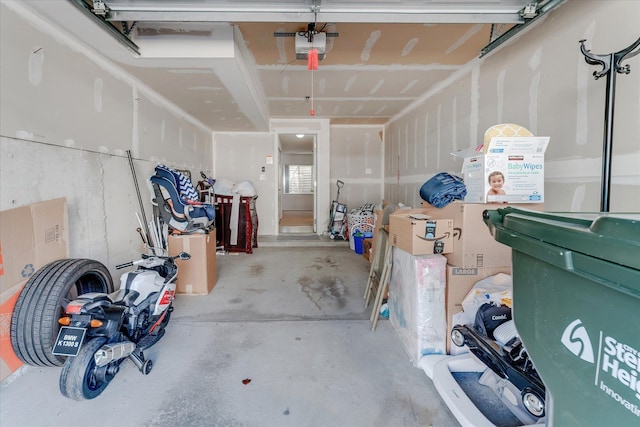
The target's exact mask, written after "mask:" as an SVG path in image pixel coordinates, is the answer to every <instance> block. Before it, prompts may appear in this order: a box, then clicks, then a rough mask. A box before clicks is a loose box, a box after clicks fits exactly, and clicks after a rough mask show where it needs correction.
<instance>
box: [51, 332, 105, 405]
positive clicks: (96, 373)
mask: <svg viewBox="0 0 640 427" xmlns="http://www.w3.org/2000/svg"><path fill="white" fill-rule="evenodd" d="M105 342H107V339H106V338H102V337H99V338H92V339H90V340H89V341H86V342H85V343H84V344H83V345H82V348H80V352H79V353H78V355H77V356H76V357H69V358H67V361H66V362H65V364H64V366H63V367H62V372H61V373H60V392H61V393H62V395H63V396H65V397H68V398H69V399H73V400H85V399H93V398H94V397H97V396H98V395H99V394H100V393H102V392H103V391H104V389H105V388H107V386H108V385H109V383H110V382H111V380H112V379H113V377H114V376H115V373H116V372H117V366H116V369H115V371H110V370H109V367H108V366H103V367H101V368H98V367H96V361H95V359H94V358H93V355H94V354H95V352H96V351H98V349H99V348H100V347H102V345H103V344H104V343H105Z"/></svg>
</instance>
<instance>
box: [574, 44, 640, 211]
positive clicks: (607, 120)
mask: <svg viewBox="0 0 640 427" xmlns="http://www.w3.org/2000/svg"><path fill="white" fill-rule="evenodd" d="M585 41H586V40H580V51H581V52H582V54H583V55H584V60H585V61H586V62H587V64H590V65H600V66H602V70H600V71H594V72H593V77H594V78H595V79H596V80H598V79H599V78H600V77H603V76H607V88H606V95H605V107H604V141H603V150H602V178H601V180H602V189H601V196H600V211H601V212H609V198H610V197H609V196H610V195H609V193H610V190H611V152H612V144H613V115H614V114H613V110H614V103H615V91H616V73H622V74H629V73H630V72H631V67H630V66H629V65H628V64H627V65H625V66H622V65H620V63H621V62H622V61H624V60H625V59H629V58H632V57H634V56H636V55H637V54H638V53H640V48H639V47H640V38H638V40H636V41H635V43H633V44H632V45H631V46H629V47H627V48H626V49H623V50H621V51H619V52H615V53H610V54H607V55H596V54H593V53H591V51H590V50H588V49H587V48H585V46H584V42H585Z"/></svg>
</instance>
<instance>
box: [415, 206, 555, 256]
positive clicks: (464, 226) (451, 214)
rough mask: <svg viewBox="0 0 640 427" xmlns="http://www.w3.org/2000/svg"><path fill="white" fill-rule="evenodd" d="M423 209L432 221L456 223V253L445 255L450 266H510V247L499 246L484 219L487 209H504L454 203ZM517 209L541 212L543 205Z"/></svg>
mask: <svg viewBox="0 0 640 427" xmlns="http://www.w3.org/2000/svg"><path fill="white" fill-rule="evenodd" d="M422 206H423V208H424V209H425V212H426V214H427V215H430V216H431V217H432V218H435V219H441V218H452V219H453V250H452V251H451V252H450V253H447V254H445V256H446V257H447V262H448V263H449V264H451V265H454V266H456V267H469V268H474V267H503V266H510V265H511V247H510V246H507V245H503V244H502V243H499V242H497V241H496V240H495V239H494V238H493V236H492V235H491V233H490V232H489V227H487V225H486V224H485V223H484V220H483V218H482V212H484V211H485V210H486V209H497V208H499V207H502V206H503V205H501V204H500V205H498V204H493V203H465V202H460V201H454V202H452V203H449V204H448V205H447V206H445V207H443V208H436V207H434V206H431V205H429V204H428V203H426V202H424V203H423V204H422ZM518 207H520V208H526V209H534V210H542V209H543V208H544V205H542V204H538V203H532V204H526V205H518Z"/></svg>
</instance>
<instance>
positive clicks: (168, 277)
mask: <svg viewBox="0 0 640 427" xmlns="http://www.w3.org/2000/svg"><path fill="white" fill-rule="evenodd" d="M176 258H179V259H182V260H187V259H189V258H191V256H190V255H189V254H187V253H185V252H181V253H180V254H178V255H177V256H174V257H171V256H148V255H142V259H140V260H138V261H133V262H128V263H125V264H121V265H118V266H116V269H121V268H126V267H130V266H134V265H135V266H137V269H136V270H134V271H130V272H127V273H124V274H123V275H122V276H121V279H120V289H119V290H117V291H115V292H113V293H104V292H89V293H84V294H81V295H79V296H78V297H77V298H75V299H73V300H71V301H69V302H68V304H67V305H66V307H64V312H65V313H64V315H63V316H62V317H61V318H60V319H59V320H58V323H59V324H60V325H62V327H61V328H60V330H59V332H58V336H57V339H56V341H55V343H54V344H53V349H52V354H53V355H56V356H63V357H66V361H65V362H64V366H63V368H62V373H61V374H60V391H61V393H62V394H63V395H64V396H66V397H68V398H71V399H74V400H83V399H93V398H95V397H97V396H98V395H99V394H100V393H102V391H103V390H104V389H105V388H106V387H107V385H108V384H109V382H110V381H111V380H112V379H113V378H114V376H115V375H116V374H117V373H118V370H119V368H120V364H121V363H122V362H123V361H124V360H125V359H126V358H129V359H131V360H132V361H133V362H134V363H135V364H136V366H137V367H138V369H139V370H140V372H142V373H143V374H144V375H147V374H148V373H149V372H150V371H151V368H152V362H151V360H148V359H145V357H144V353H143V351H144V350H146V349H148V348H149V347H151V346H152V345H153V344H155V343H156V342H158V340H159V339H160V338H162V336H163V335H164V333H165V327H166V326H167V323H168V322H169V317H170V316H171V312H172V311H173V307H172V302H173V300H174V298H175V289H176V284H175V280H176V277H177V274H178V267H177V265H176V264H175V262H174V260H175V259H176Z"/></svg>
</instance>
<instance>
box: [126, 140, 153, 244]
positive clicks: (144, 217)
mask: <svg viewBox="0 0 640 427" xmlns="http://www.w3.org/2000/svg"><path fill="white" fill-rule="evenodd" d="M127 157H128V158H129V166H130V167H131V175H132V176H133V185H134V186H135V187H136V193H137V194H138V203H140V212H141V214H142V221H143V224H142V226H143V227H144V233H145V237H146V239H147V241H146V243H147V245H149V247H151V246H153V244H152V242H151V240H150V235H149V223H148V222H147V215H146V214H145V213H144V205H143V204H142V196H141V195H140V187H139V186H138V178H136V169H135V168H134V167H133V158H132V157H131V150H127Z"/></svg>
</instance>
